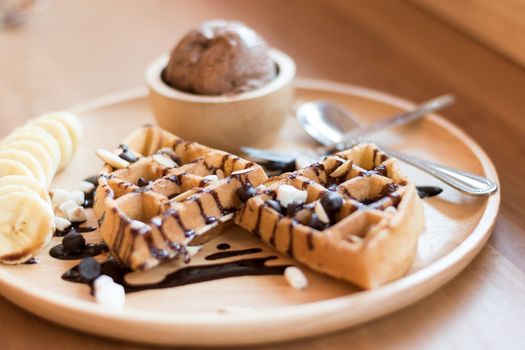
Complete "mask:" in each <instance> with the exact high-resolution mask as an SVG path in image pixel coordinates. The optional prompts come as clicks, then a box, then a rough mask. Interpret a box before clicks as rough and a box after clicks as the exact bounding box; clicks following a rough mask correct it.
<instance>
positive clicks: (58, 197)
mask: <svg viewBox="0 0 525 350" xmlns="http://www.w3.org/2000/svg"><path fill="white" fill-rule="evenodd" d="M52 198H53V199H52V200H53V205H54V206H55V207H58V206H60V204H62V203H64V202H67V201H68V200H70V199H71V194H70V193H69V192H68V191H66V190H63V189H61V188H56V189H54V190H53V195H52Z"/></svg>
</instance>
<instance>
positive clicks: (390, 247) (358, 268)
mask: <svg viewBox="0 0 525 350" xmlns="http://www.w3.org/2000/svg"><path fill="white" fill-rule="evenodd" d="M283 185H291V186H293V187H294V188H295V189H298V190H303V191H306V192H307V194H306V200H305V202H304V204H302V205H290V204H289V205H288V207H287V208H286V211H285V210H284V209H283V208H279V205H278V204H275V203H276V198H278V193H279V188H281V186H283ZM334 192H335V194H334ZM302 193H303V194H304V192H302ZM337 194H338V195H337ZM333 197H336V198H339V202H337V201H335V202H337V203H336V204H338V205H337V206H336V208H335V209H334V208H329V207H330V206H331V204H330V203H335V202H334V201H332V202H330V201H329V199H330V198H333ZM341 199H342V200H341ZM325 200H326V201H325ZM323 201H325V202H323ZM277 203H278V202H277ZM323 203H324V204H325V205H322V204H323ZM318 206H321V207H322V208H318ZM332 207H333V205H332ZM325 208H329V209H330V210H332V212H330V210H324V209H325ZM321 209H323V210H321ZM318 214H319V215H318ZM322 216H324V217H325V221H326V217H328V220H329V222H328V223H325V222H320V221H319V220H318V217H322ZM235 222H236V223H238V224H239V225H240V226H242V227H243V228H244V229H246V230H248V231H250V232H252V233H253V234H255V235H256V236H257V237H260V238H261V239H262V240H263V241H265V242H266V243H268V244H269V245H271V246H273V247H275V248H276V249H277V250H278V251H280V252H282V253H285V254H287V255H289V256H290V257H293V258H294V259H296V260H298V261H299V262H301V263H303V264H305V265H307V266H309V267H310V268H312V269H314V270H317V271H320V272H322V273H325V274H327V275H330V276H332V277H336V278H339V279H343V280H345V281H348V282H351V283H353V284H355V285H357V286H359V287H361V288H373V287H376V286H379V285H381V284H384V283H387V282H389V281H392V280H394V279H397V278H399V277H401V276H402V275H404V274H405V273H406V272H407V270H408V269H409V267H410V265H411V264H412V262H413V260H414V257H415V254H416V250H417V242H418V237H419V233H420V232H421V231H422V229H423V225H424V214H423V207H422V204H421V200H420V199H419V197H418V195H417V192H416V189H415V187H414V185H412V184H411V183H409V182H408V180H407V179H406V178H405V177H404V176H402V175H401V174H400V171H399V168H398V164H397V161H396V160H395V159H393V158H390V157H389V156H388V155H387V154H386V153H384V152H382V151H381V150H379V149H378V148H377V147H376V146H375V145H373V144H360V145H357V146H355V147H353V148H351V149H349V150H346V151H343V152H341V153H337V154H334V155H331V156H328V157H326V158H324V159H323V160H322V161H321V162H319V163H315V164H312V165H310V166H308V167H306V168H304V169H301V170H298V171H296V172H292V173H285V174H283V175H281V176H278V177H274V178H270V179H269V180H268V181H266V182H265V183H264V184H263V185H261V186H259V187H257V189H256V194H255V195H254V196H252V197H251V198H249V199H247V201H246V204H245V206H244V207H243V208H242V210H241V211H239V212H238V213H237V215H236V217H235Z"/></svg>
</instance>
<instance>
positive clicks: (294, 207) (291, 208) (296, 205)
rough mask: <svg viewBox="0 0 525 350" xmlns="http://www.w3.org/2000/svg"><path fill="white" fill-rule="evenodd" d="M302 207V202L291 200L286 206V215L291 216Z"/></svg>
mask: <svg viewBox="0 0 525 350" xmlns="http://www.w3.org/2000/svg"><path fill="white" fill-rule="evenodd" d="M302 208H303V203H302V202H292V203H290V204H288V206H287V207H286V216H289V217H292V216H294V215H295V213H297V212H298V211H299V210H301V209H302Z"/></svg>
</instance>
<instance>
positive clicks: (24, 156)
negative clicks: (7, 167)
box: [0, 149, 47, 185]
mask: <svg viewBox="0 0 525 350" xmlns="http://www.w3.org/2000/svg"><path fill="white" fill-rule="evenodd" d="M0 159H10V160H14V161H15V162H19V163H21V164H23V165H24V166H25V167H26V168H27V169H29V171H31V173H32V174H33V177H34V178H35V179H36V180H37V181H38V182H40V183H41V184H42V185H46V183H47V178H46V174H45V173H44V169H42V166H41V165H40V163H39V162H38V160H36V158H35V157H34V156H33V155H32V154H31V153H29V152H26V151H20V150H17V149H4V150H1V151H0Z"/></svg>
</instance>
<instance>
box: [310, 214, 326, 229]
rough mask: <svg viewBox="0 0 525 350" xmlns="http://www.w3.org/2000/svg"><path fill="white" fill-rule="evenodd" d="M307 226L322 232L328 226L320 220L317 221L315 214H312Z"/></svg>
mask: <svg viewBox="0 0 525 350" xmlns="http://www.w3.org/2000/svg"><path fill="white" fill-rule="evenodd" d="M308 226H310V227H311V228H313V229H315V230H319V231H322V230H324V229H325V228H326V227H327V226H328V225H327V224H325V223H323V222H322V221H321V220H319V217H318V216H317V214H312V216H311V217H310V220H309V221H308Z"/></svg>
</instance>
